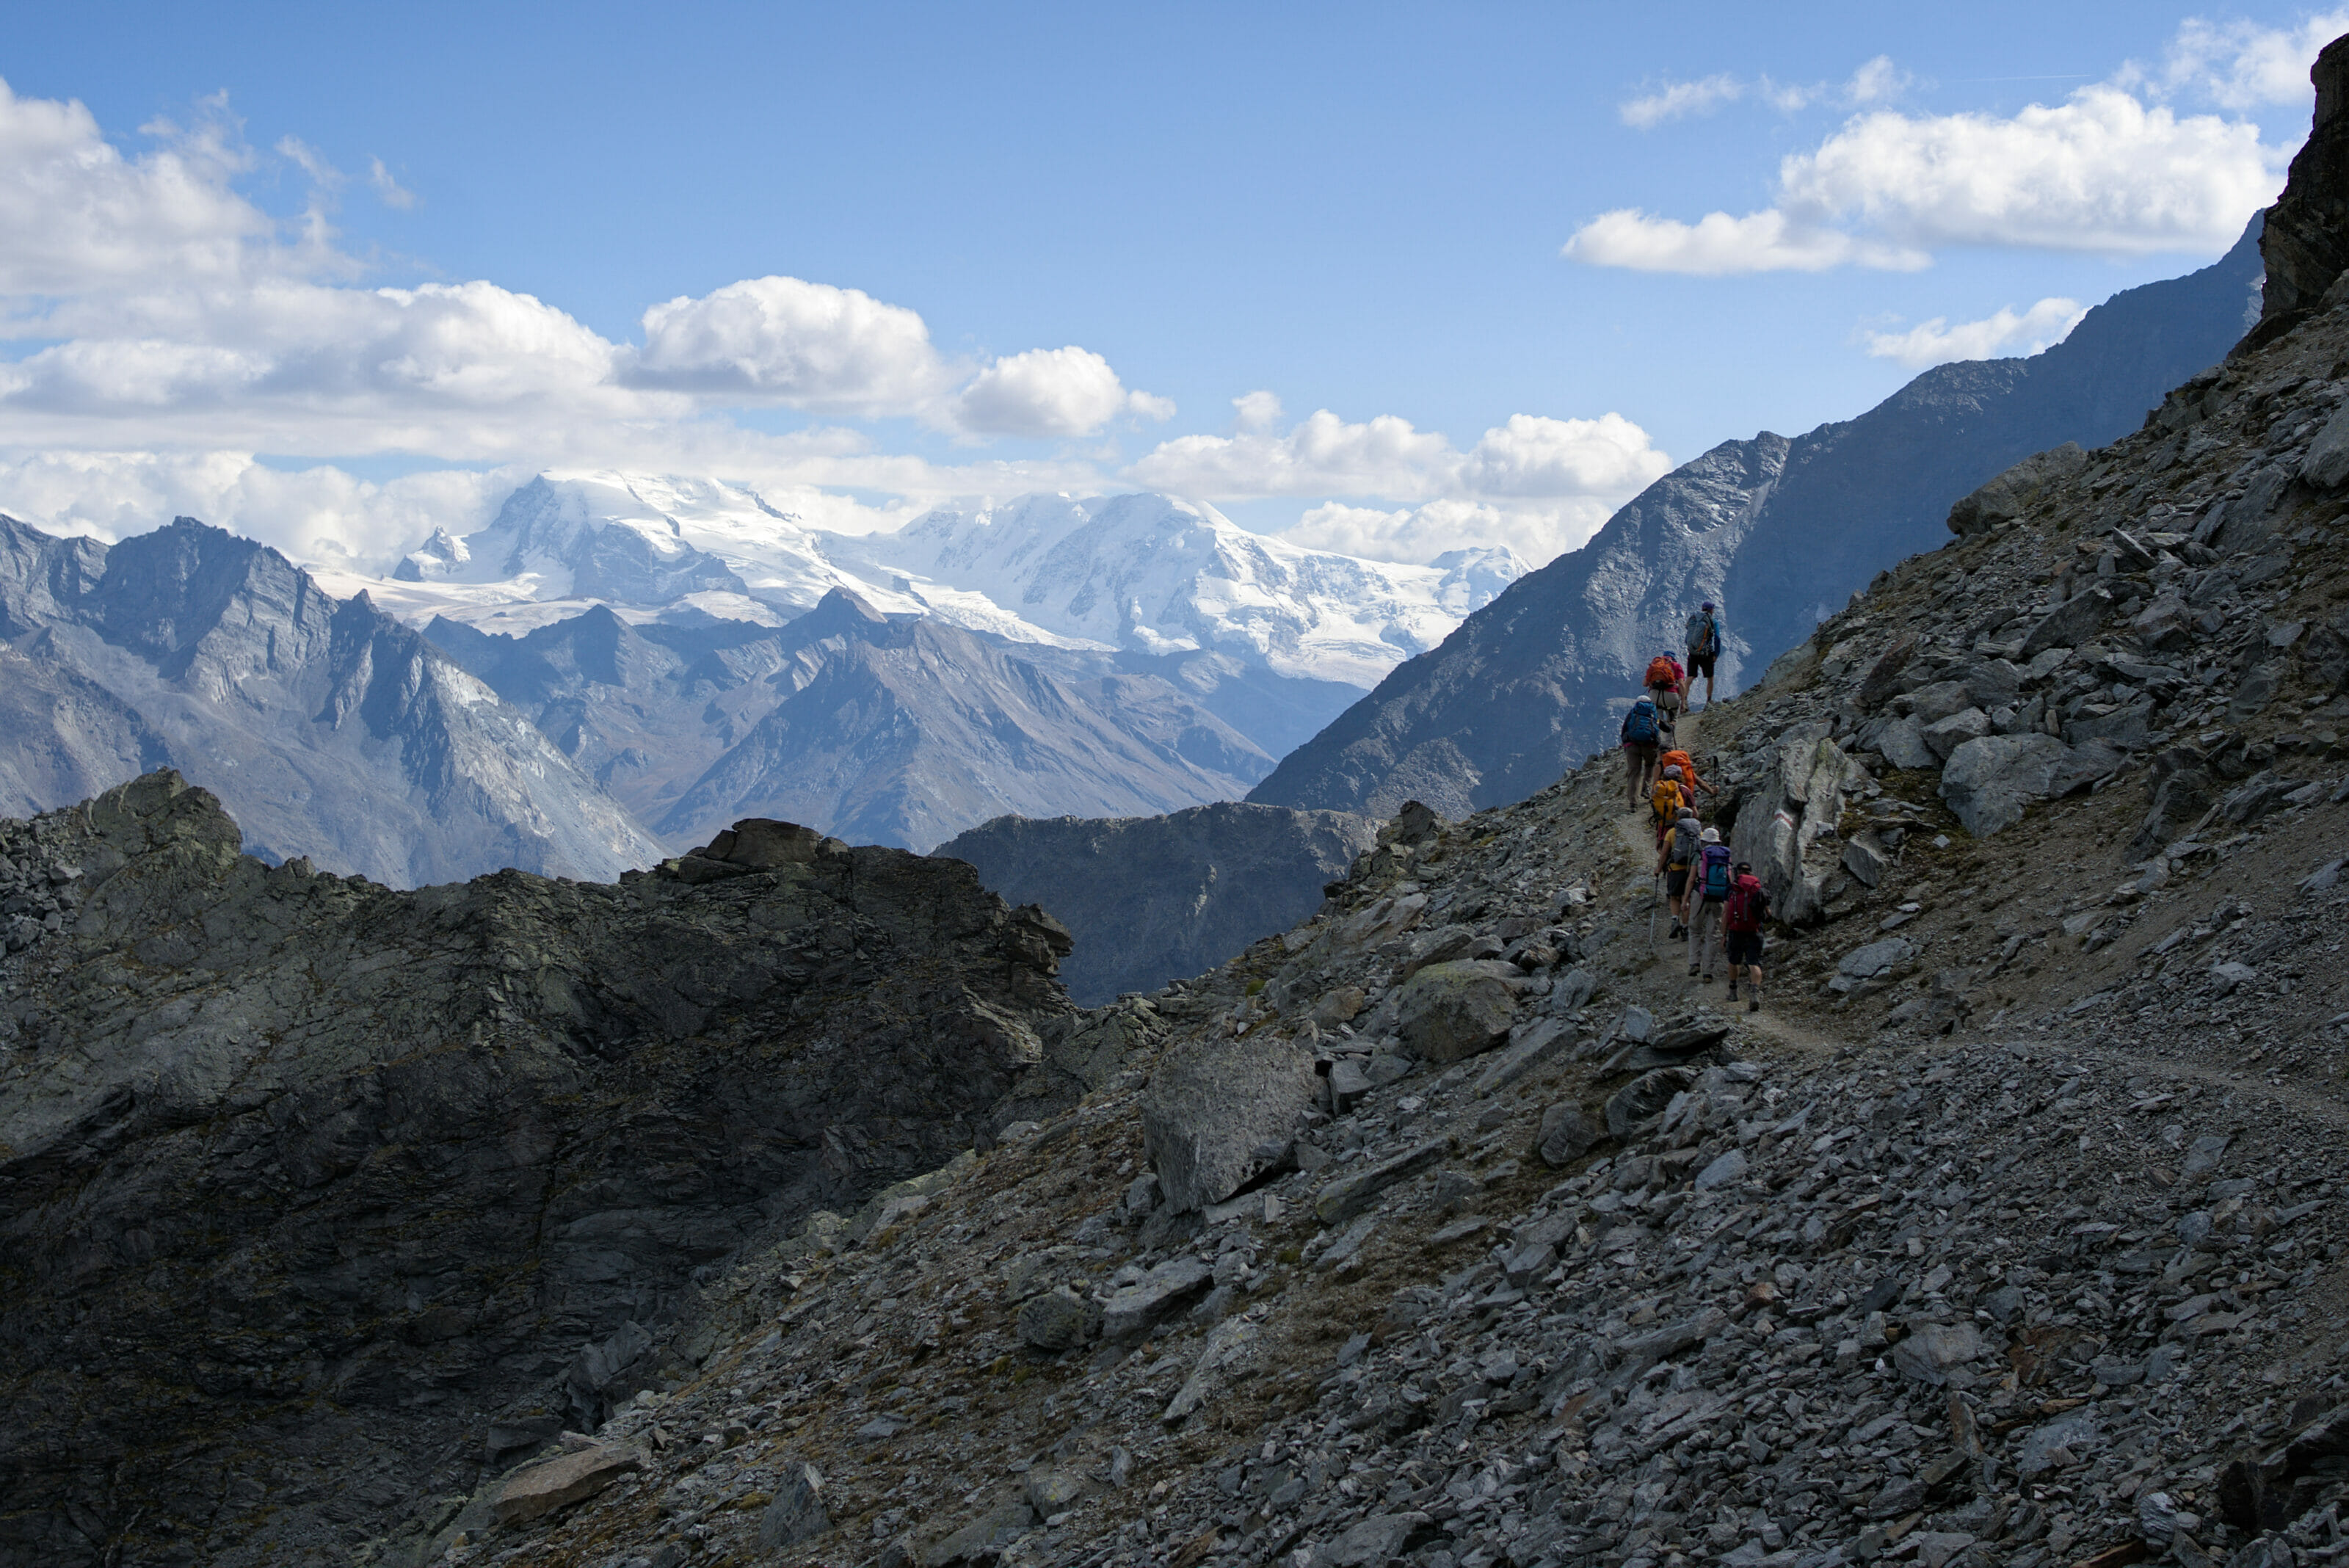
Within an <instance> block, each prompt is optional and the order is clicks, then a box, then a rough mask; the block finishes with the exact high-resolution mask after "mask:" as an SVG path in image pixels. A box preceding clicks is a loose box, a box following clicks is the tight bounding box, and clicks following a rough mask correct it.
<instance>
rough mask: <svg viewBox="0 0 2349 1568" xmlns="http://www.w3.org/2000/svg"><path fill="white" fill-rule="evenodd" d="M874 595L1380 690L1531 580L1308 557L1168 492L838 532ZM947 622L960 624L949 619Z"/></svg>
mask: <svg viewBox="0 0 2349 1568" xmlns="http://www.w3.org/2000/svg"><path fill="white" fill-rule="evenodd" d="M824 548H825V550H826V552H827V554H828V555H829V556H830V557H831V558H832V559H833V561H835V562H837V563H839V564H840V565H841V566H843V567H846V568H848V569H850V570H853V571H856V572H858V573H859V574H860V575H862V576H864V577H865V579H866V580H867V581H868V582H871V583H873V584H874V586H875V587H895V588H896V590H897V591H899V592H901V593H909V594H912V595H914V596H916V597H926V595H927V594H928V593H929V591H930V588H929V585H933V584H936V585H952V586H953V587H957V588H961V589H965V590H975V591H976V592H978V593H979V594H982V595H984V596H986V597H987V598H988V600H989V601H990V602H991V603H993V604H994V605H996V606H997V607H999V608H1000V609H1002V610H1004V611H1006V612H1008V613H1010V614H1013V615H1017V616H1018V617H1019V618H1021V619H1023V620H1025V621H1028V622H1030V623H1031V624H1033V625H1035V626H1038V627H1040V628H1044V629H1046V630H1048V631H1050V632H1054V633H1057V634H1059V635H1061V636H1062V637H1067V638H1074V639H1082V640H1084V641H1087V642H1091V643H1094V644H1097V645H1100V646H1102V647H1107V648H1115V649H1128V650H1132V651H1135V652H1146V653H1170V652H1178V651H1181V652H1189V651H1195V650H1196V651H1213V652H1221V653H1227V654H1231V655H1234V656H1236V657H1237V658H1239V659H1243V660H1244V661H1247V662H1250V663H1257V664H1261V665H1263V666H1264V667H1265V668H1267V669H1268V670H1272V671H1273V672H1275V673H1276V674H1279V675H1285V676H1290V677H1299V678H1304V679H1309V680H1336V681H1342V682H1344V683H1346V684H1348V685H1350V686H1361V687H1368V686H1373V685H1376V684H1377V683H1378V682H1379V680H1381V679H1382V678H1383V677H1384V676H1385V674H1386V672H1387V671H1388V670H1392V669H1393V668H1394V667H1395V666H1396V665H1397V664H1399V663H1401V662H1402V660H1403V659H1408V658H1410V657H1411V656H1412V655H1413V654H1415V653H1420V652H1423V651H1425V650H1426V649H1430V648H1433V647H1434V646H1435V645H1436V644H1437V643H1439V642H1441V641H1443V640H1444V638H1445V637H1447V636H1449V635H1450V633H1451V631H1452V628H1454V627H1455V626H1457V625H1459V624H1460V621H1461V620H1462V619H1463V618H1464V617H1466V616H1467V615H1469V614H1470V613H1471V612H1473V611H1475V610H1476V609H1478V608H1480V607H1483V606H1484V605H1485V604H1488V603H1490V602H1491V601H1492V599H1493V598H1494V597H1495V595H1497V594H1498V593H1499V592H1500V591H1501V590H1502V589H1503V588H1505V587H1507V586H1508V585H1509V584H1510V583H1512V582H1514V581H1516V579H1517V578H1518V577H1520V576H1524V575H1525V573H1526V570H1527V568H1526V564H1525V563H1524V562H1523V561H1521V560H1519V559H1518V558H1517V557H1516V556H1515V555H1513V554H1511V553H1510V552H1509V551H1508V550H1506V549H1505V548H1493V549H1485V550H1474V551H1466V550H1464V551H1454V552H1453V553H1452V554H1450V555H1449V556H1445V557H1444V559H1443V560H1441V561H1439V562H1437V563H1435V564H1433V565H1431V566H1402V565H1397V564H1394V563H1392V562H1386V561H1366V560H1362V559H1360V558H1358V557H1356V556H1341V555H1339V554H1337V553H1336V552H1334V551H1329V550H1309V549H1305V548H1303V547H1302V546H1300V545H1292V544H1290V543H1288V541H1286V540H1283V539H1276V538H1270V537H1268V536H1266V535H1261V534H1252V533H1250V532H1248V531H1247V529H1245V528H1242V527H1240V526H1239V525H1238V524H1236V523H1234V522H1232V521H1231V520H1230V519H1229V518H1227V517H1226V516H1225V515H1224V514H1221V513H1219V512H1217V511H1216V509H1215V508H1214V507H1212V506H1206V505H1201V504H1197V503H1195V502H1189V501H1179V500H1176V499H1175V498H1174V497H1172V496H1167V495H1154V494H1133V495H1113V496H1095V497H1084V498H1080V497H1074V496H1068V495H1025V496H1021V497H1020V498H1019V499H1018V500H1016V501H1011V502H1007V503H1005V504H1002V505H1000V506H990V507H981V508H977V509H972V510H964V509H962V508H959V507H941V508H939V509H938V510H936V511H934V512H929V513H926V514H924V515H922V516H921V517H919V518H916V520H915V521H914V522H913V523H911V524H908V525H907V526H906V527H905V528H904V529H901V530H900V531H898V532H897V533H895V534H879V535H869V536H866V537H864V538H848V537H843V536H840V535H830V536H828V537H827V538H826V539H825V541H824ZM938 613H939V614H941V615H943V616H945V617H946V618H949V619H951V618H954V617H953V612H952V611H951V610H947V609H944V608H941V609H940V610H939V611H938Z"/></svg>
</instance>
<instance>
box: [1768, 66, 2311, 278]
mask: <svg viewBox="0 0 2349 1568" xmlns="http://www.w3.org/2000/svg"><path fill="white" fill-rule="evenodd" d="M2284 160H2285V154H2284V153H2283V152H2282V151H2278V150H2276V149H2272V148H2269V147H2267V146H2264V145H2263V144H2262V143H2261V140H2260V132H2259V127H2257V126H2256V125H2251V124H2249V123H2245V122H2242V121H2234V120H2225V119H2219V118H2218V117H2216V116H2214V115H2191V116H2185V117H2180V116H2178V114H2176V113H2174V112H2173V111H2172V110H2170V109H2168V108H2165V107H2148V106H2147V105H2146V104H2144V103H2142V102H2140V101H2139V100H2138V99H2136V98H2133V97H2131V96H2130V95H2129V94H2127V93H2126V92H2123V91H2121V90H2119V89H2118V88H2110V87H2090V88H2082V89H2081V90H2080V91H2078V92H2076V93H2075V94H2073V95H2072V97H2071V99H2069V100H2068V101H2066V102H2064V103H2062V104H2059V105H2056V106H2055V107H2054V108H2052V109H2050V108H2044V107H2042V106H2040V105H2037V104H2033V105H2031V106H2029V107H2028V108H2025V109H2023V110H2021V111H2020V112H2018V113H2016V114H2014V115H2013V116H2008V117H2001V116H1995V115H1984V114H1951V115H1938V116H1929V117H1916V118H1912V117H1910V116H1908V115H1903V114H1897V113H1891V112H1882V113H1877V114H1869V115H1863V116H1861V117H1860V118H1858V119H1855V120H1853V121H1852V122H1851V123H1850V124H1848V125H1847V126H1846V127H1844V129H1843V130H1840V131H1838V132H1837V133H1836V134H1835V135H1834V136H1831V137H1829V138H1828V139H1827V140H1826V142H1825V143H1824V144H1822V145H1821V146H1820V148H1819V150H1818V151H1816V152H1810V153H1799V154H1796V155H1795V156H1793V157H1790V158H1788V159H1787V160H1786V161H1785V162H1784V163H1783V164H1782V165H1781V166H1780V169H1779V186H1780V189H1781V192H1782V199H1783V202H1784V204H1785V207H1786V208H1787V209H1788V210H1789V211H1790V212H1791V213H1795V215H1796V216H1797V217H1801V216H1815V217H1816V219H1817V220H1818V221H1820V222H1829V221H1837V220H1844V221H1856V222H1857V223H1861V224H1863V225H1865V226H1868V227H1869V228H1873V229H1875V230H1877V231H1878V232H1880V233H1883V234H1888V235H1889V236H1890V237H1891V238H1892V239H1893V240H1894V241H1895V242H1896V243H1898V244H1904V245H1912V246H1923V247H1928V248H1930V247H1937V246H1942V245H1952V244H1994V245H2021V246H2028V247H2033V248H2039V249H2048V250H2075V251H2099V252H2105V253H2108V254H2109V253H2127V254H2137V253H2143V252H2148V251H2170V250H2186V251H2205V250H2223V249H2225V248H2226V247H2227V246H2228V245H2230V244H2233V243H2234V241H2235V238H2236V236H2237V235H2238V234H2240V233H2241V231H2242V227H2243V224H2244V223H2246V222H2247V221H2248V220H2249V219H2250V217H2251V213H2253V212H2255V211H2257V210H2258V209H2259V208H2260V207H2261V206H2263V205H2264V204H2266V203H2267V202H2269V201H2271V200H2272V199H2273V197H2274V195H2275V192H2276V189H2277V186H2278V184H2279V182H2280V181H2281V179H2282V167H2283V162H2284Z"/></svg>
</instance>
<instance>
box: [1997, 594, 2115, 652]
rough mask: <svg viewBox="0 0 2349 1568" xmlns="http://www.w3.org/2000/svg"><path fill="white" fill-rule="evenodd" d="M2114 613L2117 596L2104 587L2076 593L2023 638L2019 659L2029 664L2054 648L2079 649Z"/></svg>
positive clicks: (2046, 615)
mask: <svg viewBox="0 0 2349 1568" xmlns="http://www.w3.org/2000/svg"><path fill="white" fill-rule="evenodd" d="M2112 611H2113V597H2112V596H2111V595H2110V594H2108V593H2106V592H2105V591H2104V590H2103V589H2102V588H2092V589H2090V590H2089V591H2088V592H2086V593H2084V594H2075V595H2074V596H2073V597H2070V598H2068V599H2065V600H2064V602H2063V603H2062V604H2060V605H2057V606H2056V607H2054V609H2052V610H2049V611H2048V612H2047V613H2046V614H2045V615H2044V616H2042V617H2040V618H2039V623H2038V624H2037V625H2036V626H2033V628H2031V635H2029V636H2028V637H2026V638H2024V639H2023V649H2022V652H2021V654H2020V655H2019V657H2021V658H2022V659H2024V660H2026V661H2028V660H2030V659H2036V658H2038V657H2039V656H2040V655H2041V654H2043V653H2044V652H2046V651H2047V650H2048V649H2051V648H2077V647H2079V646H2080V645H2081V644H2082V643H2084V642H2085V641H2087V640H2088V639H2090V638H2092V637H2094V636H2095V634H2096V631H2097V629H2098V628H2101V627H2102V626H2103V625H2104V624H2105V618H2106V616H2109V615H2110V614H2112Z"/></svg>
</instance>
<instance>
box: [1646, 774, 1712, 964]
mask: <svg viewBox="0 0 2349 1568" xmlns="http://www.w3.org/2000/svg"><path fill="white" fill-rule="evenodd" d="M1703 832H1704V829H1703V827H1702V825H1700V824H1699V823H1698V821H1697V819H1696V808H1695V807H1694V806H1688V805H1684V806H1682V807H1681V808H1680V813H1679V815H1677V816H1675V817H1674V818H1673V819H1672V830H1671V832H1670V833H1668V834H1666V835H1665V836H1664V843H1663V847H1661V849H1659V850H1657V851H1656V869H1657V870H1658V871H1660V872H1661V873H1662V874H1663V878H1664V893H1665V896H1666V897H1667V898H1670V899H1671V911H1672V934H1671V940H1673V941H1678V940H1681V939H1682V937H1684V936H1686V935H1688V884H1689V872H1690V870H1691V869H1692V867H1694V866H1695V865H1696V857H1697V851H1698V850H1699V849H1701V848H1702V847H1703V837H1702V835H1703Z"/></svg>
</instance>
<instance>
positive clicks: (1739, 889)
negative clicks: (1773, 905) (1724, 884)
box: [1721, 871, 1770, 931]
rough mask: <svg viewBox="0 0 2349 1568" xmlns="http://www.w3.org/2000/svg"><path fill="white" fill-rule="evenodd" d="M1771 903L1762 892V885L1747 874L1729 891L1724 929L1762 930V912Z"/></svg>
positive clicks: (1722, 924)
mask: <svg viewBox="0 0 2349 1568" xmlns="http://www.w3.org/2000/svg"><path fill="white" fill-rule="evenodd" d="M1769 902H1770V898H1769V895H1767V894H1765V893H1764V892H1763V891H1762V883H1761V881H1760V879H1759V878H1757V877H1754V874H1753V873H1752V872H1750V871H1749V872H1747V873H1746V874H1745V875H1744V876H1743V877H1739V878H1738V879H1737V880H1736V882H1735V883H1733V885H1732V886H1731V888H1730V890H1729V907H1728V908H1727V909H1723V910H1722V912H1721V926H1722V929H1723V930H1728V931H1758V930H1760V929H1762V911H1763V909H1764V907H1766V906H1767V905H1768V904H1769Z"/></svg>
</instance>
